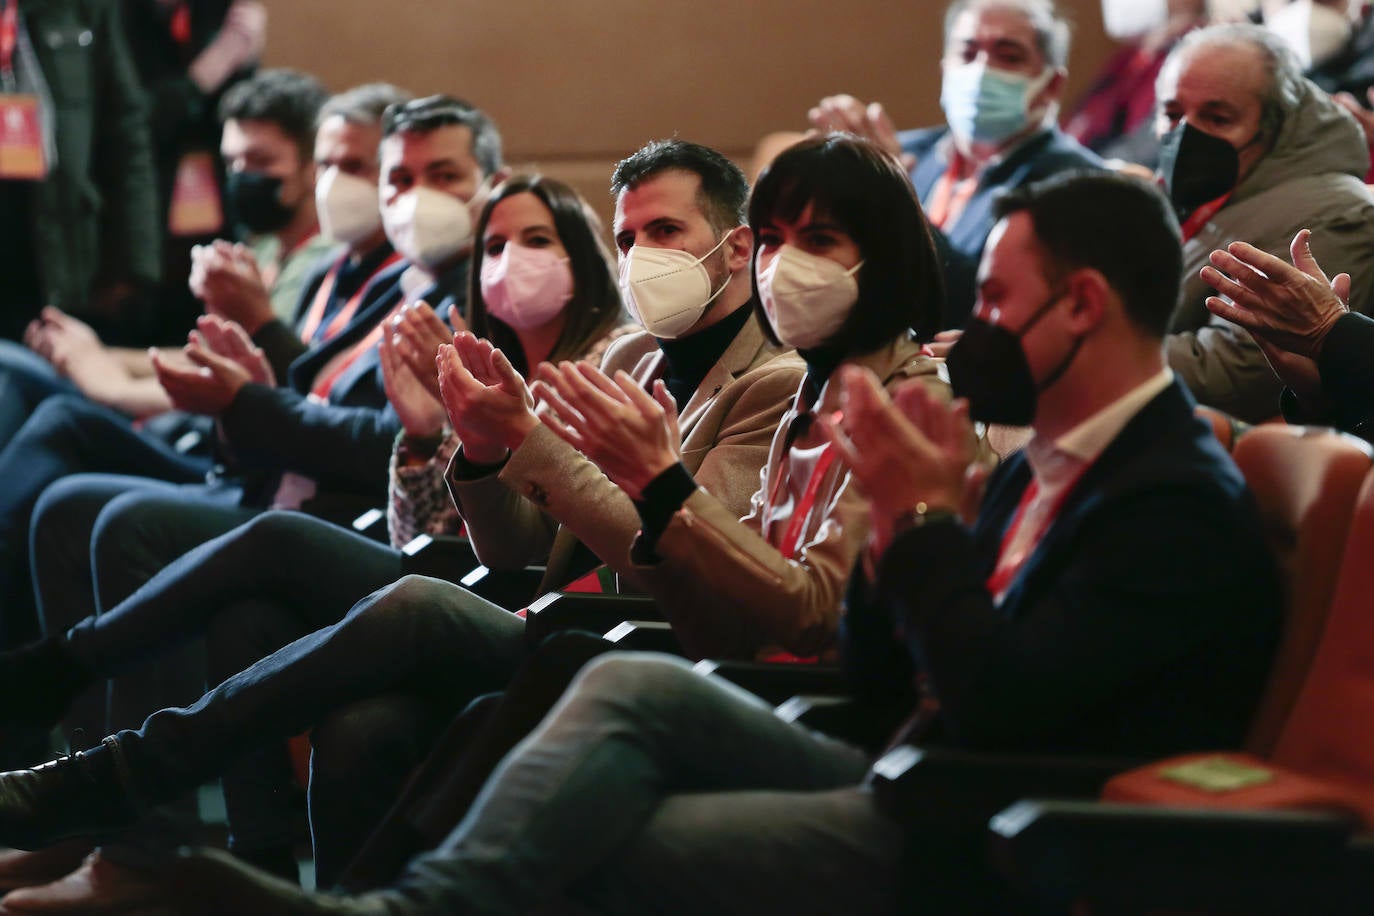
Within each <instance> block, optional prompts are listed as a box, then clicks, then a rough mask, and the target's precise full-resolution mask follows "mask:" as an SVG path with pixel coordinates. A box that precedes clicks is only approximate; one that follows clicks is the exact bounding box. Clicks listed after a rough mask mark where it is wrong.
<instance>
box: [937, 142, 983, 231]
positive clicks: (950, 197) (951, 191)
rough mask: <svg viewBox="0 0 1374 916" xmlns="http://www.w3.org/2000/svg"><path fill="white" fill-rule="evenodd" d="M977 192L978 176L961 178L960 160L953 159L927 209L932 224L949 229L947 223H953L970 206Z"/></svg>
mask: <svg viewBox="0 0 1374 916" xmlns="http://www.w3.org/2000/svg"><path fill="white" fill-rule="evenodd" d="M976 190H978V177H977V175H970V176H969V177H968V178H959V177H958V160H957V159H955V158H951V159H950V163H949V168H948V169H947V170H946V171H945V173H944V174H943V175H941V176H940V180H939V181H937V182H936V183H935V188H934V193H933V194H932V195H931V200H930V206H929V207H926V214H927V216H928V218H929V220H930V222H931V224H932V225H933V226H935V227H936V228H937V229H947V228H948V226H947V225H946V223H950V222H953V218H954V217H955V216H957V214H959V213H962V212H963V210H964V207H965V206H967V205H968V202H969V198H971V197H972V196H973V192H974V191H976Z"/></svg>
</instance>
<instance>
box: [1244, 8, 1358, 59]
mask: <svg viewBox="0 0 1374 916" xmlns="http://www.w3.org/2000/svg"><path fill="white" fill-rule="evenodd" d="M1264 26H1265V28H1267V29H1268V30H1269V31H1271V32H1273V33H1274V34H1275V35H1277V36H1278V37H1279V38H1280V39H1282V40H1283V43H1284V44H1286V45H1288V47H1290V48H1292V49H1293V53H1294V54H1296V55H1298V63H1299V64H1300V65H1301V66H1302V68H1303V69H1304V70H1310V69H1312V68H1313V67H1320V66H1321V65H1322V64H1324V63H1326V62H1327V61H1329V60H1331V59H1332V58H1333V57H1335V56H1336V55H1337V54H1339V53H1340V52H1341V49H1342V48H1344V47H1345V46H1346V44H1347V43H1348V42H1349V41H1350V34H1351V32H1352V31H1354V26H1353V25H1351V23H1350V20H1349V19H1348V18H1346V17H1345V16H1343V15H1342V14H1341V13H1339V12H1337V11H1336V10H1334V9H1332V8H1331V7H1329V6H1321V5H1318V4H1316V3H1313V2H1312V0H1297V2H1296V3H1290V4H1288V5H1287V6H1285V7H1283V8H1282V9H1280V10H1278V11H1277V12H1275V13H1274V14H1273V15H1272V16H1266V17H1265V18H1264Z"/></svg>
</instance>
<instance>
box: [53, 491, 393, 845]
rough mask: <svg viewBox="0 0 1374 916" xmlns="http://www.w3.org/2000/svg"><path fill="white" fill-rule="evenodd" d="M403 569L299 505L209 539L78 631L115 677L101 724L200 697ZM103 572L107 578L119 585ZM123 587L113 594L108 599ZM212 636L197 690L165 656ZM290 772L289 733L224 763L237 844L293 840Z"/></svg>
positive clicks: (80, 644) (110, 725)
mask: <svg viewBox="0 0 1374 916" xmlns="http://www.w3.org/2000/svg"><path fill="white" fill-rule="evenodd" d="M145 508H146V507H145ZM126 521H127V520H126ZM99 540H100V541H101V542H102V543H103V542H104V540H105V538H103V537H102V538H101V539H99ZM105 565H109V566H115V565H116V564H115V563H114V562H113V559H110V558H107V560H106V561H105V562H104V563H101V562H98V563H97V566H105ZM120 568H124V569H125V571H126V572H127V566H125V567H120ZM400 575H401V561H400V553H399V552H398V551H396V550H393V549H391V548H390V547H386V546H384V545H382V544H379V543H377V542H376V541H373V540H371V539H369V538H365V537H362V536H360V535H357V534H354V533H353V532H351V531H348V530H346V529H343V528H340V527H338V526H336V525H332V524H330V523H328V522H324V521H321V520H319V519H317V518H313V517H311V516H309V515H303V514H301V513H298V512H267V513H264V514H262V515H259V516H257V517H256V518H253V519H252V520H250V521H248V522H246V523H244V524H242V525H240V526H238V527H237V528H235V529H233V530H232V531H230V532H229V533H227V534H223V535H220V536H219V537H216V538H213V539H212V540H209V541H206V542H205V543H203V544H201V545H200V546H198V547H195V548H193V549H191V550H189V551H187V552H186V553H185V554H184V555H183V556H181V557H180V558H179V559H176V560H174V561H173V562H171V563H170V564H168V565H167V566H165V567H164V568H163V569H162V570H161V571H159V572H158V573H157V574H156V575H154V576H153V577H152V578H151V579H149V580H148V581H147V582H146V583H144V584H143V585H142V586H140V587H138V588H137V590H136V591H134V592H133V594H131V595H129V596H128V597H127V598H126V599H124V600H123V601H120V602H119V603H117V604H114V605H113V606H111V607H110V609H109V610H106V611H101V612H100V613H98V614H96V615H93V616H90V617H87V618H85V619H83V620H81V621H79V622H76V623H75V624H74V625H73V626H72V627H71V629H70V630H68V632H67V636H68V641H69V644H70V647H71V649H72V652H73V654H75V655H76V657H77V658H79V659H80V660H81V661H82V662H84V663H85V664H86V665H88V666H89V667H90V668H91V669H92V670H93V671H95V672H96V673H97V674H98V675H100V676H101V677H103V678H104V677H108V678H113V679H114V680H113V681H112V683H111V685H110V691H109V696H110V704H109V709H108V714H107V718H106V719H105V720H104V721H102V722H101V723H100V724H99V725H98V726H97V728H98V729H100V730H99V731H98V732H92V734H95V733H99V734H106V733H108V732H110V731H114V730H116V729H119V728H122V727H126V726H130V725H133V724H136V723H138V722H141V721H142V720H143V718H144V717H146V716H147V715H149V714H150V713H152V712H154V711H155V710H157V709H161V708H163V707H164V706H168V705H179V704H182V703H189V702H191V701H192V700H194V699H195V697H197V696H199V695H200V694H201V693H202V692H203V691H204V689H205V685H206V683H208V684H210V685H214V684H218V683H220V682H221V681H223V680H224V679H226V678H228V677H229V676H231V675H234V674H237V673H238V672H239V671H241V670H243V669H244V668H247V667H248V666H249V665H251V664H253V663H254V662H256V661H258V660H259V659H262V658H264V657H265V656H267V655H269V654H271V653H272V652H274V651H275V650H277V649H280V648H281V647H282V646H284V645H286V644H287V643H289V642H291V641H292V640H294V639H298V638H300V637H301V636H303V635H305V634H307V633H311V632H313V631H314V630H316V629H318V628H320V627H323V626H327V625H329V624H332V623H337V622H338V621H339V620H341V619H342V618H343V616H344V614H345V613H347V611H348V609H349V608H350V607H352V605H353V603H354V602H355V601H356V600H357V599H358V598H360V597H361V596H364V595H366V594H368V593H369V592H371V591H374V590H375V589H378V588H380V587H382V586H383V585H386V584H387V583H389V582H393V581H395V580H396V579H398V578H400ZM100 578H101V580H102V581H101V585H102V586H105V585H109V584H111V583H108V582H107V581H106V576H104V575H102V576H101V577H100ZM113 587H114V588H115V589H116V590H117V591H123V590H124V589H123V588H122V587H121V586H120V585H119V584H117V583H115V584H114V585H113ZM102 591H103V590H102ZM112 597H113V596H112V595H109V594H104V593H102V595H101V596H100V599H101V600H100V604H101V606H102V607H105V606H108V605H107V600H108V599H109V598H112ZM202 636H204V637H205V638H206V650H207V657H206V665H205V668H206V678H205V679H204V680H201V679H199V678H197V679H196V683H195V684H194V685H193V690H191V691H190V692H189V693H188V691H187V689H186V684H185V682H186V680H187V678H186V677H185V676H184V675H185V673H186V666H185V665H182V664H178V663H175V662H174V663H173V664H170V665H169V664H167V663H166V659H165V655H166V653H168V652H170V651H173V650H175V649H177V648H179V647H181V646H184V645H185V644H187V643H189V642H191V641H193V640H196V639H199V638H200V637H202ZM291 780H292V771H291V767H290V763H289V761H288V760H287V758H286V754H285V750H284V747H283V745H282V744H281V743H280V742H275V743H269V744H267V745H264V746H263V747H262V748H261V749H260V750H258V751H257V752H255V753H253V754H250V755H249V756H247V757H242V758H238V759H236V760H235V761H234V763H232V764H230V765H229V766H228V767H226V768H225V771H224V795H225V804H226V806H227V808H228V814H229V824H230V828H231V831H232V834H231V842H232V844H233V846H234V848H236V849H262V848H265V847H270V846H277V845H280V844H283V843H287V842H289V841H290V840H291V825H292V822H293V812H292V810H291V807H290V805H289V794H290V787H291Z"/></svg>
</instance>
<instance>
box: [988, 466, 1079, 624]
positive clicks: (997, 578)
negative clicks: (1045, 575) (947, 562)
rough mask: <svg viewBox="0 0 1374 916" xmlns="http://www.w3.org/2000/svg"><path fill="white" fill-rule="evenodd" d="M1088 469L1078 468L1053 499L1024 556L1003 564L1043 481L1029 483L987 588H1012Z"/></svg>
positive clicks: (995, 591)
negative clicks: (1057, 496) (1076, 472)
mask: <svg viewBox="0 0 1374 916" xmlns="http://www.w3.org/2000/svg"><path fill="white" fill-rule="evenodd" d="M1086 470H1087V468H1086V467H1085V468H1083V470H1081V471H1079V472H1078V474H1077V475H1075V476H1074V479H1073V480H1071V481H1069V483H1068V485H1067V486H1065V487H1064V490H1063V492H1061V493H1060V494H1059V498H1058V499H1056V500H1055V501H1054V505H1053V506H1052V507H1051V508H1050V511H1049V514H1048V515H1047V516H1046V517H1045V520H1044V522H1043V523H1042V524H1041V526H1040V530H1039V531H1037V532H1035V537H1034V538H1033V539H1032V540H1031V541H1030V542H1029V543H1028V544H1027V545H1026V549H1025V550H1023V551H1022V552H1021V555H1020V556H1018V557H1015V558H1014V559H1013V560H1012V561H1011V562H1007V563H1004V562H1003V560H1004V559H1006V555H1007V548H1008V547H1010V546H1011V544H1012V542H1013V541H1014V540H1016V534H1017V532H1018V531H1020V529H1021V522H1022V520H1023V517H1024V516H1025V514H1026V510H1027V509H1029V508H1030V505H1031V503H1033V502H1035V498H1036V497H1037V496H1038V495H1040V482H1039V481H1037V480H1031V482H1030V486H1028V487H1026V492H1024V493H1022V494H1021V503H1020V504H1019V505H1018V506H1017V507H1016V515H1014V516H1013V517H1012V520H1011V524H1010V525H1008V526H1007V530H1006V531H1005V532H1004V533H1003V535H1002V546H1001V547H999V548H998V550H997V566H996V568H994V569H993V571H992V575H990V576H988V578H987V582H985V583H984V584H985V585H986V586H987V590H988V591H989V592H991V593H992V595H993V596H994V597H996V596H998V595H1001V594H1002V593H1004V592H1005V591H1006V590H1007V589H1009V588H1011V584H1012V582H1014V581H1016V577H1017V576H1018V575H1020V574H1021V570H1022V568H1024V567H1025V565H1026V561H1027V560H1028V559H1030V555H1031V554H1032V553H1034V552H1035V548H1036V547H1037V546H1039V544H1040V541H1041V539H1042V538H1043V537H1044V536H1045V532H1046V531H1049V530H1050V527H1051V526H1052V525H1053V524H1054V520H1055V519H1056V518H1058V517H1059V510H1061V509H1063V508H1064V501H1065V500H1067V499H1068V498H1069V494H1070V493H1072V492H1073V489H1074V487H1076V486H1078V481H1079V480H1080V479H1081V478H1082V477H1083V472H1084V471H1086Z"/></svg>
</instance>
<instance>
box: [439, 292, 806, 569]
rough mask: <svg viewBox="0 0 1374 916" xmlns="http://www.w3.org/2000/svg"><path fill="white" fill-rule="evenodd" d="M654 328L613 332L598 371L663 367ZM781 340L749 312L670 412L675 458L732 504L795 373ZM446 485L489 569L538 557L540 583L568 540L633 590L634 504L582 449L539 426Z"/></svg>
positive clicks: (743, 492)
mask: <svg viewBox="0 0 1374 916" xmlns="http://www.w3.org/2000/svg"><path fill="white" fill-rule="evenodd" d="M663 359H664V358H663V354H662V352H661V351H660V350H659V349H658V345H657V343H656V342H655V340H654V338H653V337H652V336H650V335H649V334H648V333H647V332H641V333H639V334H634V335H631V336H629V337H625V338H622V339H621V340H619V341H617V342H616V344H615V345H614V346H613V347H611V349H610V351H609V352H607V354H606V359H605V360H604V362H603V363H602V367H603V368H604V369H605V370H606V372H607V373H614V372H615V371H617V370H620V369H624V370H626V371H627V372H629V373H630V374H631V375H633V376H634V377H635V379H636V380H637V381H639V382H640V383H642V384H645V385H646V386H647V385H648V384H649V383H650V382H652V381H653V380H654V379H655V378H658V377H659V376H660V375H661V374H662V373H663V371H664V369H665V366H664V363H663ZM805 371H806V367H805V364H803V363H802V361H801V360H800V359H799V358H797V357H796V356H795V355H794V354H792V353H791V352H790V351H784V350H783V349H782V348H779V347H777V346H775V345H773V344H770V343H769V342H768V340H767V339H766V338H765V337H764V335H763V331H762V329H761V328H760V327H759V325H758V322H757V320H756V319H754V318H751V319H750V320H749V321H748V322H747V323H746V324H745V325H744V327H743V328H742V329H741V330H740V332H739V334H738V335H736V337H735V339H734V341H733V342H732V343H731V344H730V346H729V347H727V348H726V350H725V352H724V353H723V354H722V355H721V358H720V359H719V360H718V361H717V362H716V364H715V365H714V366H712V367H711V369H710V370H709V371H708V372H707V373H706V377H705V378H704V379H702V382H701V384H700V385H699V386H697V390H696V393H695V394H694V395H693V396H692V398H691V400H689V401H688V402H687V404H686V405H685V406H684V408H683V410H682V411H681V416H680V428H681V431H682V461H683V463H684V464H685V465H686V466H687V470H688V471H690V472H691V473H692V475H693V476H694V477H695V478H696V479H697V482H698V483H699V484H700V485H701V486H703V487H705V488H707V489H708V490H709V491H710V492H711V493H713V494H714V495H715V496H716V498H718V499H719V500H720V501H721V503H722V505H724V506H729V507H731V509H730V511H733V512H735V513H736V515H737V516H738V515H742V514H744V513H745V512H746V511H747V510H748V505H749V496H750V494H751V493H753V492H754V490H755V488H756V487H757V486H758V479H759V470H760V469H761V468H762V467H763V464H764V462H765V461H766V460H767V458H768V448H769V442H770V441H771V440H772V438H773V432H774V430H776V429H777V427H778V424H779V423H780V422H781V420H782V417H783V414H784V413H786V411H787V407H788V404H789V403H790V400H791V396H792V392H793V391H794V390H795V389H796V387H797V385H798V383H799V382H800V379H801V377H802V375H803V374H804V372H805ZM454 467H455V466H454V465H453V464H450V466H449V473H448V482H449V490H450V492H451V493H452V494H453V501H454V503H455V504H456V505H457V506H458V511H459V513H460V514H461V515H462V516H463V518H464V520H466V522H467V525H468V537H469V538H471V539H472V545H473V548H474V549H475V550H476V552H477V556H478V558H479V559H480V560H481V561H482V563H483V564H484V565H486V566H489V567H491V568H492V569H518V568H521V567H523V566H529V565H532V564H538V563H546V564H547V567H548V571H547V572H546V573H545V575H544V581H543V583H542V584H541V587H540V591H541V592H543V591H548V590H550V589H554V588H558V587H560V586H563V585H566V584H567V582H568V581H569V579H570V578H571V575H572V573H574V572H575V570H573V569H572V568H571V562H572V560H573V558H574V551H575V550H576V547H577V543H578V541H581V542H582V543H583V544H585V545H586V546H587V547H588V548H589V549H590V550H591V551H592V553H594V554H596V555H597V556H598V557H600V558H601V560H602V561H604V562H605V563H606V565H607V566H609V567H610V568H611V569H613V570H614V571H615V572H616V573H618V574H620V575H621V576H622V577H625V578H626V579H628V581H627V582H624V583H623V585H624V586H627V587H628V588H630V589H634V590H642V586H640V585H639V583H638V582H637V581H636V579H635V576H634V573H633V566H632V564H631V563H630V557H629V553H630V545H631V543H632V542H633V540H634V536H635V534H636V533H637V532H638V531H639V524H640V523H639V514H638V513H637V512H636V511H635V507H634V503H632V502H631V501H630V498H629V497H628V496H626V495H625V493H624V491H623V490H621V489H620V488H619V487H617V486H616V485H615V484H613V483H611V481H610V480H608V479H607V478H606V476H605V475H604V474H602V473H601V471H600V470H599V469H598V468H597V467H596V465H594V464H592V463H591V462H590V461H588V460H587V459H586V458H585V457H584V456H583V455H582V453H581V452H579V451H577V450H576V449H575V448H573V447H572V446H570V445H568V444H567V443H566V442H564V441H563V440H562V439H560V438H558V436H556V435H555V434H554V433H553V432H552V431H550V430H549V429H547V428H546V427H543V426H540V427H539V428H538V429H536V430H535V431H534V432H533V433H531V434H530V435H529V436H528V437H527V438H526V439H525V442H524V443H523V444H522V445H521V446H520V447H519V448H518V449H516V450H515V451H514V452H512V453H511V456H510V459H509V460H508V461H507V462H506V464H505V466H504V467H503V468H502V469H501V470H500V472H499V473H498V474H490V475H487V476H485V477H481V478H477V479H473V480H461V479H458V478H457V477H456V475H455V474H454Z"/></svg>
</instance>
